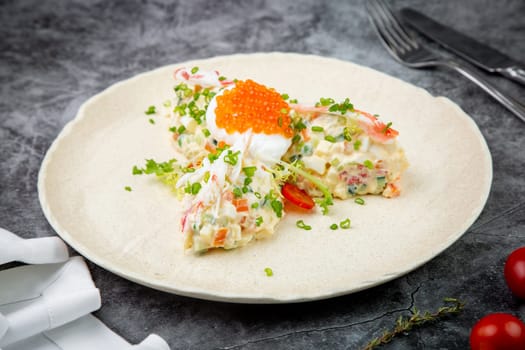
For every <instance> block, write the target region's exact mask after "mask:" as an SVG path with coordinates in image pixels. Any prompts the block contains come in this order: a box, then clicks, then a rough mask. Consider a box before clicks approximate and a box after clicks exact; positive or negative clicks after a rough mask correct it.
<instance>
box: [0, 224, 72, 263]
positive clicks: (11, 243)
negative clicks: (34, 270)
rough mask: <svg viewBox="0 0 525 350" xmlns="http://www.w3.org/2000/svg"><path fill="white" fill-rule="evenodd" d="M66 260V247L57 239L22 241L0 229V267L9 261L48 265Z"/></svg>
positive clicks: (67, 256) (67, 255)
mask: <svg viewBox="0 0 525 350" xmlns="http://www.w3.org/2000/svg"><path fill="white" fill-rule="evenodd" d="M67 259H69V254H68V252H67V248H66V245H65V244H64V242H62V240H60V238H58V237H43V238H31V239H23V238H20V237H18V236H17V235H15V234H14V233H11V232H9V231H7V230H4V229H3V228H1V227H0V265H1V264H5V263H8V262H11V261H20V262H25V263H28V264H49V263H57V262H63V261H66V260H67Z"/></svg>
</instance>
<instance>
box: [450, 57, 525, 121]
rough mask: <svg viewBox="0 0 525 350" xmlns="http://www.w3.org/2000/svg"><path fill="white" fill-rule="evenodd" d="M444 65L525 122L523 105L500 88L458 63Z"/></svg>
mask: <svg viewBox="0 0 525 350" xmlns="http://www.w3.org/2000/svg"><path fill="white" fill-rule="evenodd" d="M443 64H444V65H445V66H447V67H449V68H452V69H454V70H456V71H457V72H459V73H461V74H462V75H464V76H465V77H467V78H468V79H470V80H471V81H472V82H474V83H476V84H477V85H478V86H479V87H480V88H482V89H483V90H485V92H487V93H488V94H489V95H490V96H492V97H493V98H494V99H495V100H496V101H498V102H499V103H501V104H502V105H503V106H505V107H506V108H507V109H508V110H509V111H511V112H512V113H514V115H516V117H518V118H519V119H520V120H521V121H523V122H525V106H524V105H523V104H521V103H520V102H519V101H518V100H516V99H514V98H513V97H511V96H509V95H508V94H506V93H505V92H503V91H502V90H501V89H500V88H499V87H497V86H495V85H493V84H492V83H490V82H489V81H488V80H486V79H485V77H483V76H482V75H481V74H480V73H478V72H477V71H476V70H474V69H472V68H470V67H469V66H467V65H464V64H461V63H459V62H456V61H445V62H443Z"/></svg>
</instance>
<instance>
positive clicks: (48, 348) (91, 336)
mask: <svg viewBox="0 0 525 350" xmlns="http://www.w3.org/2000/svg"><path fill="white" fill-rule="evenodd" d="M3 349H4V350H63V349H67V350H70V349H71V350H97V349H111V350H169V349H170V348H169V346H168V344H166V342H165V341H164V340H163V339H162V338H160V337H159V336H158V335H155V334H151V335H150V336H148V337H147V338H146V339H144V340H143V341H142V343H140V344H138V345H134V346H131V345H129V344H128V342H126V341H125V340H124V339H122V338H121V337H119V336H118V335H116V334H115V333H113V332H112V331H111V330H109V328H107V327H106V326H104V324H103V323H102V322H100V321H99V320H98V319H96V318H95V317H94V316H92V315H87V316H84V317H82V318H79V319H78V320H76V321H73V322H70V323H68V324H66V325H64V326H62V327H59V328H55V329H53V330H50V331H47V332H44V333H42V334H39V335H37V336H34V337H31V338H29V339H25V340H23V341H21V342H18V343H16V344H14V345H11V346H7V347H5V348H3Z"/></svg>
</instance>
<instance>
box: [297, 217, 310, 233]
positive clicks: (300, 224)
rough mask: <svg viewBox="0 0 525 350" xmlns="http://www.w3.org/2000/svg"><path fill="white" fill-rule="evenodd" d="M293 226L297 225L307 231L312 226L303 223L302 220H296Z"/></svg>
mask: <svg viewBox="0 0 525 350" xmlns="http://www.w3.org/2000/svg"><path fill="white" fill-rule="evenodd" d="M295 226H297V227H299V228H300V229H303V230H306V231H309V230H311V229H312V226H310V225H307V224H305V223H304V221H303V220H297V222H296V223H295Z"/></svg>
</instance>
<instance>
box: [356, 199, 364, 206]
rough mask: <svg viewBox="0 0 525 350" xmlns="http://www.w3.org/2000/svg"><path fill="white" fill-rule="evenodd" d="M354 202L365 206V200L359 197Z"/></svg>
mask: <svg viewBox="0 0 525 350" xmlns="http://www.w3.org/2000/svg"><path fill="white" fill-rule="evenodd" d="M354 202H356V203H357V204H359V205H364V204H365V200H364V199H363V198H360V197H357V198H356V199H355V200H354Z"/></svg>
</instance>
